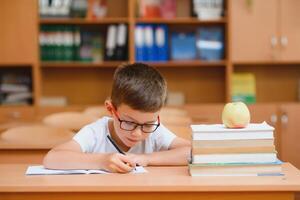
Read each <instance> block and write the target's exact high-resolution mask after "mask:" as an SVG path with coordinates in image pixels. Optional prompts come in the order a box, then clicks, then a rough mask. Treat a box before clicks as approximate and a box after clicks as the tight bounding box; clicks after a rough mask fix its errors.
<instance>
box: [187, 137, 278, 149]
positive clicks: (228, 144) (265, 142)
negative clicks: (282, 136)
mask: <svg viewBox="0 0 300 200" xmlns="http://www.w3.org/2000/svg"><path fill="white" fill-rule="evenodd" d="M192 146H193V147H194V148H197V147H201V148H214V147H218V148H239V147H265V146H274V139H254V140H193V141H192Z"/></svg>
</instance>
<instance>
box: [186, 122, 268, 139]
mask: <svg viewBox="0 0 300 200" xmlns="http://www.w3.org/2000/svg"><path fill="white" fill-rule="evenodd" d="M191 128H192V131H193V133H192V138H193V140H242V139H247V140H251V139H273V131H274V128H273V127H272V126H270V125H268V124H267V123H266V122H263V123H259V124H255V123H252V124H249V125H248V126H247V127H245V128H238V129H230V128H226V127H225V126H224V125H223V124H211V125H191Z"/></svg>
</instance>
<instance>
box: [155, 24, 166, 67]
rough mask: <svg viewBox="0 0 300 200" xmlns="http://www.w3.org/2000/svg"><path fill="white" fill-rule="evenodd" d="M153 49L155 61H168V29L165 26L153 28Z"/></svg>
mask: <svg viewBox="0 0 300 200" xmlns="http://www.w3.org/2000/svg"><path fill="white" fill-rule="evenodd" d="M155 49H156V51H155V52H156V56H157V59H156V61H167V60H168V27H167V26H166V25H157V26H156V27H155Z"/></svg>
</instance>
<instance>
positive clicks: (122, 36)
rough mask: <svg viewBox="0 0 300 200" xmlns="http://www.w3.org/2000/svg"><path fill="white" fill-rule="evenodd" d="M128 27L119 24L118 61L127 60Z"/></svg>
mask: <svg viewBox="0 0 300 200" xmlns="http://www.w3.org/2000/svg"><path fill="white" fill-rule="evenodd" d="M127 57H128V56H127V26H126V25H125V24H119V25H118V29H117V47H116V60H127Z"/></svg>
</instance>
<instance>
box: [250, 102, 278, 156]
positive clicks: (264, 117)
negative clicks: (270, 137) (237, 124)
mask: <svg viewBox="0 0 300 200" xmlns="http://www.w3.org/2000/svg"><path fill="white" fill-rule="evenodd" d="M248 108H249V110H250V114H251V123H262V122H264V121H265V122H267V123H268V124H269V125H271V126H273V127H274V128H275V131H274V138H275V142H274V143H275V146H276V150H277V152H278V156H279V157H280V153H281V152H280V140H279V138H280V137H279V136H280V135H279V133H280V132H279V128H280V127H279V120H277V119H278V116H279V113H278V110H279V108H278V106H277V105H276V104H254V105H249V106H248Z"/></svg>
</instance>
